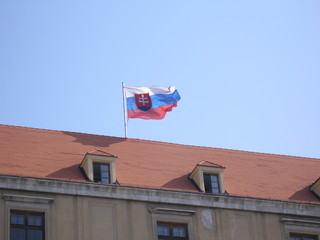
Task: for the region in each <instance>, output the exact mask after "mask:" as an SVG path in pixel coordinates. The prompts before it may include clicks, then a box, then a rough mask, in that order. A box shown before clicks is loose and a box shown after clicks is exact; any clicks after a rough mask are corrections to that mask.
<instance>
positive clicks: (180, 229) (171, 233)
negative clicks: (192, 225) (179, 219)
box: [157, 222, 189, 240]
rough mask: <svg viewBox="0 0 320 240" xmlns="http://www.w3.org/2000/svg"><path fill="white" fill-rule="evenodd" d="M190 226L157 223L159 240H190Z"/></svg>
mask: <svg viewBox="0 0 320 240" xmlns="http://www.w3.org/2000/svg"><path fill="white" fill-rule="evenodd" d="M187 229H188V226H187V224H183V223H168V222H157V234H158V239H159V240H188V239H189V238H188V230H187Z"/></svg>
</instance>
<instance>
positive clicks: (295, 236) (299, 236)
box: [290, 233, 318, 240]
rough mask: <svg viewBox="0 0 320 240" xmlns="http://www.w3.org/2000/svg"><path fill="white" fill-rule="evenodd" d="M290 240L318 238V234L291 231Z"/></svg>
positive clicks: (313, 239)
mask: <svg viewBox="0 0 320 240" xmlns="http://www.w3.org/2000/svg"><path fill="white" fill-rule="evenodd" d="M290 240H318V237H317V236H316V235H309V234H301V233H290Z"/></svg>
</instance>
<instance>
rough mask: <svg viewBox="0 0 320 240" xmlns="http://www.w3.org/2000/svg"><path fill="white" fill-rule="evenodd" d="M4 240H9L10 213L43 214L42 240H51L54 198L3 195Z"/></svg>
mask: <svg viewBox="0 0 320 240" xmlns="http://www.w3.org/2000/svg"><path fill="white" fill-rule="evenodd" d="M2 198H3V199H4V209H5V214H4V239H6V240H8V239H10V222H11V214H10V212H11V210H12V211H28V212H42V213H44V219H43V220H44V227H45V229H44V239H45V240H50V239H51V238H52V234H54V231H52V221H51V219H52V216H53V214H54V212H53V209H52V208H53V207H54V204H53V203H54V198H51V197H46V196H31V195H20V194H19V195H17V194H9V193H4V194H3V195H2Z"/></svg>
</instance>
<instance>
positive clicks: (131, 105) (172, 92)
mask: <svg viewBox="0 0 320 240" xmlns="http://www.w3.org/2000/svg"><path fill="white" fill-rule="evenodd" d="M124 93H125V97H126V103H127V105H126V106H127V111H128V118H142V119H163V118H164V117H165V116H166V113H167V112H170V111H172V108H173V107H176V106H177V102H178V101H179V100H180V95H179V93H178V91H177V89H176V88H175V87H173V86H171V87H158V86H150V87H124Z"/></svg>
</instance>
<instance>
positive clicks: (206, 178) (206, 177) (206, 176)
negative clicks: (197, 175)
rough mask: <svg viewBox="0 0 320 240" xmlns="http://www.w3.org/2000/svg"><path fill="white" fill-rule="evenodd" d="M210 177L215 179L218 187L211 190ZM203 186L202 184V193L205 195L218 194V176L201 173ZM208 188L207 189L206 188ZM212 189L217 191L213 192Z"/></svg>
mask: <svg viewBox="0 0 320 240" xmlns="http://www.w3.org/2000/svg"><path fill="white" fill-rule="evenodd" d="M212 177H215V179H216V182H217V185H218V187H217V188H213V186H212ZM203 184H204V191H205V192H206V193H212V194H220V193H221V192H220V191H221V190H220V181H219V175H218V174H211V173H203ZM208 185H210V186H209V188H207V186H208ZM213 189H217V191H213Z"/></svg>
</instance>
